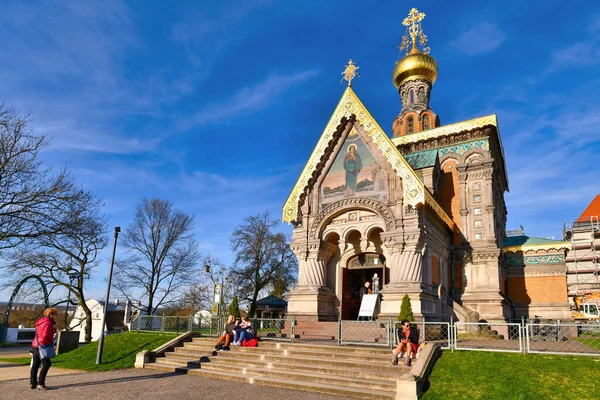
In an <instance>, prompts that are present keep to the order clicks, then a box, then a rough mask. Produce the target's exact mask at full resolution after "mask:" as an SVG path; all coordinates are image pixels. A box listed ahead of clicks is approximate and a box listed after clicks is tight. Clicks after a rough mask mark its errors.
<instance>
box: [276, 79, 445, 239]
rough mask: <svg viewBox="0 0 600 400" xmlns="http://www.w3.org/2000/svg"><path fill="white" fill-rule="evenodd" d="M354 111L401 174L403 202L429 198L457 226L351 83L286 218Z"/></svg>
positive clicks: (292, 217)
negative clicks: (343, 120)
mask: <svg viewBox="0 0 600 400" xmlns="http://www.w3.org/2000/svg"><path fill="white" fill-rule="evenodd" d="M352 114H354V115H355V116H356V123H359V124H361V126H362V128H363V129H364V131H365V133H366V134H367V135H369V137H370V138H371V140H373V143H374V144H375V145H376V146H377V147H378V148H379V149H380V151H381V152H382V153H383V156H384V157H385V158H386V160H387V161H388V162H389V163H390V164H391V165H392V167H393V168H394V170H395V171H396V173H397V175H398V176H400V177H401V178H402V181H403V182H402V183H403V185H402V186H403V196H404V204H405V205H410V206H412V207H416V206H417V204H419V203H421V204H424V203H425V202H427V204H430V205H431V207H432V208H433V209H434V210H435V212H436V213H437V214H438V215H439V216H440V217H441V218H442V220H443V221H444V222H445V223H446V224H447V225H448V227H449V228H450V229H454V222H452V220H451V219H450V217H448V215H447V214H446V213H445V212H444V210H442V208H441V207H440V206H439V205H438V204H437V202H436V201H435V199H434V198H433V197H432V196H431V194H430V193H429V191H428V190H427V188H425V186H424V185H423V182H421V180H420V179H419V177H418V176H417V174H416V173H415V171H413V169H412V168H411V167H410V165H409V164H408V163H407V162H406V160H405V159H404V157H402V155H401V154H400V153H399V152H398V149H397V148H396V146H394V143H392V140H391V139H390V138H389V136H388V135H387V134H386V133H385V132H384V131H383V129H381V127H380V126H379V125H378V124H377V121H375V119H374V118H373V116H372V115H371V114H370V113H369V111H368V110H367V109H366V108H365V106H364V105H363V104H362V102H361V101H360V100H359V98H358V96H356V94H355V93H354V91H353V90H352V88H351V87H350V86H348V87H347V88H346V90H345V91H344V94H343V95H342V98H341V99H340V101H339V103H338V105H337V106H336V108H335V111H334V112H333V115H332V116H331V118H330V119H329V122H328V123H327V126H326V127H325V130H324V131H323V133H322V134H321V137H320V139H319V141H318V142H317V145H316V146H315V149H314V150H313V152H312V154H311V156H310V158H309V159H308V162H307V163H306V165H305V166H304V169H303V170H302V173H301V174H300V177H299V178H298V180H297V181H296V185H294V188H293V189H292V192H291V193H290V195H289V196H288V198H287V200H286V202H285V205H284V206H283V221H286V222H288V223H290V222H292V221H294V220H295V219H296V218H297V216H298V201H299V199H300V195H301V194H302V192H303V191H304V188H305V187H306V186H307V184H308V180H309V179H310V177H311V175H312V172H313V171H314V169H315V168H316V166H317V164H318V163H319V162H320V158H321V155H322V154H323V153H324V152H325V149H326V148H327V146H328V143H329V141H330V140H331V138H332V136H333V133H334V132H335V129H336V127H337V126H338V124H339V123H340V120H341V119H342V117H350V116H351V115H352Z"/></svg>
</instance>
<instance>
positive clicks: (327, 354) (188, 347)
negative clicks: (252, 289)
mask: <svg viewBox="0 0 600 400" xmlns="http://www.w3.org/2000/svg"><path fill="white" fill-rule="evenodd" d="M231 348H232V351H233V349H234V346H231ZM235 351H237V352H242V353H251V352H260V353H261V354H270V355H288V356H306V357H319V358H328V359H331V358H333V359H341V358H343V359H345V360H347V361H351V360H354V361H372V362H379V361H382V360H384V359H386V358H388V357H389V356H390V354H391V351H389V350H388V351H385V352H377V353H374V354H372V353H370V352H366V351H365V352H362V353H357V352H336V351H331V350H330V349H328V348H327V347H325V346H322V348H316V347H315V348H302V347H287V348H279V349H278V348H275V347H271V348H269V347H263V346H261V347H260V348H255V347H237V348H235ZM175 352H176V353H187V354H197V355H198V356H201V355H209V354H212V352H214V348H212V349H211V348H209V347H206V346H198V345H195V344H188V343H186V344H185V345H184V347H176V348H175Z"/></svg>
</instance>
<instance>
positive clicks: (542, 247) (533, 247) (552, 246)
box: [504, 242, 571, 253]
mask: <svg viewBox="0 0 600 400" xmlns="http://www.w3.org/2000/svg"><path fill="white" fill-rule="evenodd" d="M548 250H555V251H560V250H571V243H570V242H554V243H547V244H529V245H527V244H524V245H518V246H507V247H505V248H504V252H505V253H517V252H523V253H526V252H530V251H531V252H538V251H548Z"/></svg>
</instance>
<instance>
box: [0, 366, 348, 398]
mask: <svg viewBox="0 0 600 400" xmlns="http://www.w3.org/2000/svg"><path fill="white" fill-rule="evenodd" d="M14 368H15V369H14V371H15V373H16V371H18V370H19V369H20V370H19V371H18V373H20V374H21V375H20V376H21V379H18V380H14V378H13V380H4V379H3V378H4V376H5V372H6V371H9V370H10V367H6V366H5V365H0V376H2V378H0V379H1V380H0V398H3V399H11V400H19V399H44V400H51V399H57V400H58V399H60V400H64V399H86V400H107V399H108V400H110V399H119V400H128V399H131V400H134V399H135V400H137V399H140V398H149V399H156V400H162V399H164V400H167V399H169V400H171V399H177V400H188V399H190V400H191V399H206V400H213V399H214V400H217V399H219V400H221V399H236V398H243V399H244V400H264V399H286V400H326V399H332V400H333V399H336V400H340V399H341V397H337V396H330V395H325V394H318V393H308V392H301V391H297V390H290V389H281V388H274V387H268V386H261V385H251V384H249V383H239V382H232V381H226V380H219V379H209V378H204V377H200V376H191V375H180V374H173V373H164V372H159V371H154V370H148V369H125V370H116V371H109V372H84V373H82V372H80V371H75V373H74V372H73V371H70V372H68V373H67V374H63V375H59V374H60V373H62V372H63V371H67V370H62V371H61V369H60V368H50V371H49V374H48V377H47V378H46V385H47V386H48V387H49V388H50V390H48V391H45V392H42V391H39V390H31V389H29V378H28V375H27V374H28V366H20V367H14ZM23 368H24V369H25V370H24V371H23ZM23 376H24V377H23Z"/></svg>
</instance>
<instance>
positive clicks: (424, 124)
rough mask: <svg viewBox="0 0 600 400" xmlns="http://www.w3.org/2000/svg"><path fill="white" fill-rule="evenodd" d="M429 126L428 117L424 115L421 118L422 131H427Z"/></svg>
mask: <svg viewBox="0 0 600 400" xmlns="http://www.w3.org/2000/svg"><path fill="white" fill-rule="evenodd" d="M429 127H430V125H429V115H425V116H424V117H423V130H424V131H426V130H427V129H429Z"/></svg>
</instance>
